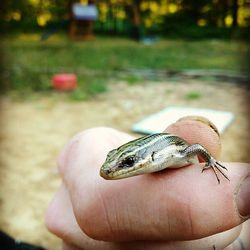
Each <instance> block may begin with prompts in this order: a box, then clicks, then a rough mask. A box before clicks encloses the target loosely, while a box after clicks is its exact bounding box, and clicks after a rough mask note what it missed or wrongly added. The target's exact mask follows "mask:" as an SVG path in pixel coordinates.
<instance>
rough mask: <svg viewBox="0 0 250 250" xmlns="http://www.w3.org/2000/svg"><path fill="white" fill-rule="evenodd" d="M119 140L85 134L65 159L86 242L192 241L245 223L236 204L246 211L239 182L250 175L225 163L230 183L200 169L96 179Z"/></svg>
mask: <svg viewBox="0 0 250 250" xmlns="http://www.w3.org/2000/svg"><path fill="white" fill-rule="evenodd" d="M118 135H119V132H117V131H111V130H107V131H106V130H105V129H101V130H100V129H97V130H92V131H89V132H88V133H85V135H84V136H82V137H81V138H80V139H79V141H78V143H77V145H75V146H74V148H73V149H71V150H70V151H68V152H70V154H69V155H68V156H67V157H66V158H67V161H66V164H67V166H66V167H65V166H64V169H67V171H66V170H65V171H64V172H63V176H64V180H65V182H66V184H67V187H68V189H69V191H70V195H71V200H72V204H73V210H74V214H75V217H76V219H77V222H78V224H79V225H80V227H81V229H82V230H83V231H84V232H85V233H86V234H87V235H89V236H90V237H92V238H95V239H99V240H110V241H112V240H115V241H118V240H135V239H140V240H143V239H155V240H190V239H197V238H201V237H206V236H209V235H212V234H216V233H219V232H222V231H225V230H228V229H230V228H233V227H235V226H237V225H239V224H240V223H241V222H242V221H243V220H244V219H245V218H243V217H242V216H241V215H240V213H239V207H237V205H239V204H238V203H242V204H241V205H239V206H241V209H240V210H241V211H242V208H243V210H244V207H247V205H246V204H247V202H248V199H238V197H237V194H238V193H239V192H238V190H239V186H240V185H241V183H242V180H243V179H245V178H246V176H247V175H250V173H249V165H244V164H227V165H226V167H227V168H228V170H229V177H230V180H231V181H230V182H228V181H226V180H225V181H223V182H222V183H221V184H220V185H217V183H216V181H215V179H214V176H213V173H212V172H211V171H206V172H204V173H203V174H201V170H200V166H199V165H197V166H190V167H186V168H182V169H181V170H180V169H178V170H166V171H164V172H161V173H158V174H154V175H143V176H137V177H133V178H128V179H124V180H119V181H106V180H103V179H101V178H100V176H99V168H100V166H101V164H102V163H103V161H104V160H105V157H106V154H107V152H108V151H109V150H110V149H111V148H112V147H114V145H113V143H114V139H111V138H116V140H117V142H116V143H117V144H119V143H121V141H125V140H126V139H128V138H125V137H124V134H122V136H120V137H119V136H118ZM118 137H119V139H118ZM110 140H112V143H111V141H110ZM118 141H119V143H118ZM111 144H112V145H111ZM117 146H118V145H117ZM93 152H94V153H93ZM65 153H66V154H67V151H66V152H65ZM61 164H64V162H61ZM69 170H70V171H69ZM245 188H246V189H248V187H245ZM243 194H244V192H243ZM245 194H247V193H245ZM243 196H244V195H243ZM83 197H84V198H83ZM236 200H237V202H236ZM239 201H240V202H239ZM237 208H238V209H237ZM248 212H249V211H248ZM247 214H248V213H247ZM244 215H245V214H244ZM145 218H147V219H145Z"/></svg>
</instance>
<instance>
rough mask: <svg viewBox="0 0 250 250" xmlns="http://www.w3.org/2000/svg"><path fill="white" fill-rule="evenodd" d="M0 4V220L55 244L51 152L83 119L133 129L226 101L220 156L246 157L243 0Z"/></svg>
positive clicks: (246, 13) (247, 14)
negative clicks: (172, 111)
mask: <svg viewBox="0 0 250 250" xmlns="http://www.w3.org/2000/svg"><path fill="white" fill-rule="evenodd" d="M0 4H1V9H0V14H1V15H0V16H1V17H0V25H1V38H0V45H1V47H0V49H1V50H0V80H1V85H0V87H1V97H0V104H1V106H0V112H1V131H0V140H1V141H0V164H1V167H0V185H1V193H0V211H1V215H0V229H1V230H3V231H5V232H7V233H8V234H10V235H12V236H13V237H15V238H16V239H19V240H21V241H26V242H29V243H32V244H37V245H40V246H43V247H45V248H47V249H60V241H59V239H57V238H56V237H55V236H53V235H51V234H50V233H49V232H48V231H47V230H46V228H45V226H44V214H45V211H46V207H47V206H48V203H49V201H50V199H51V198H52V197H53V193H54V192H55V191H56V189H57V188H58V186H59V185H60V177H59V176H58V174H57V171H56V164H55V162H56V157H57V155H58V153H59V152H60V150H61V149H62V147H63V145H64V144H65V143H66V142H67V141H68V140H69V139H70V138H71V137H72V136H73V135H74V134H75V133H77V132H79V131H81V130H83V129H87V128H90V127H95V126H111V127H114V128H116V129H119V130H123V131H126V132H129V133H132V132H131V127H132V125H133V124H134V123H136V122H138V121H140V120H141V119H143V118H145V117H146V116H147V115H150V114H153V113H155V112H158V111H160V110H162V109H163V108H166V107H168V106H172V105H174V106H185V107H194V108H210V109H214V110H223V111H229V112H232V113H233V114H234V117H235V118H234V120H233V122H232V123H231V125H230V126H229V127H228V128H227V129H226V130H225V132H224V133H223V134H222V153H221V160H222V161H243V162H249V159H250V158H249V139H250V136H249V134H250V133H248V131H249V122H248V118H249V113H250V112H249V111H250V110H249V97H250V96H249V72H250V71H249V40H250V32H249V20H250V3H249V1H247V0H202V1H195V0H127V1H125V0H103V1H101V0H100V1H97V0H96V1H90V0H89V1H87V0H85V1H69V0H54V1H52V0H20V1H8V0H5V1H1V3H0ZM149 104H150V105H149Z"/></svg>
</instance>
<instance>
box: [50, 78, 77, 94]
mask: <svg viewBox="0 0 250 250" xmlns="http://www.w3.org/2000/svg"><path fill="white" fill-rule="evenodd" d="M52 83H53V87H54V89H56V90H61V91H69V90H74V89H75V88H76V87H77V78H76V75H75V74H56V75H54V76H53V78H52Z"/></svg>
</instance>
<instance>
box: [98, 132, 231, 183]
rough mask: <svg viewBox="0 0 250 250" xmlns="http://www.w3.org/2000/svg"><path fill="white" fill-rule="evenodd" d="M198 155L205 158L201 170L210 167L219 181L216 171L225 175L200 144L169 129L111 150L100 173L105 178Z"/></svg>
mask: <svg viewBox="0 0 250 250" xmlns="http://www.w3.org/2000/svg"><path fill="white" fill-rule="evenodd" d="M197 156H200V157H202V158H203V159H204V161H205V162H206V164H205V166H204V168H203V170H204V169H207V168H212V170H213V171H214V173H215V176H216V178H217V181H218V183H220V179H219V177H218V174H217V171H219V172H220V173H221V174H222V175H223V176H224V177H225V178H226V179H228V177H227V176H226V175H225V174H224V173H223V171H222V169H226V167H224V166H223V165H221V164H220V163H219V162H218V161H216V160H215V159H214V158H213V157H212V156H211V154H210V153H209V152H208V151H207V150H206V149H205V148H204V147H203V146H202V145H200V144H191V145H190V144H189V143H187V142H186V141H185V140H183V139H182V138H180V137H178V136H175V135H172V134H168V133H157V134H153V135H148V136H144V137H141V138H138V139H135V140H132V141H130V142H128V143H125V144H124V145H122V146H120V147H118V148H117V149H113V150H111V151H110V152H109V153H108V155H107V158H106V161H105V162H104V164H103V165H102V167H101V169H100V175H101V176H102V177H103V178H104V179H108V180H113V179H122V178H127V177H131V176H135V175H140V174H146V173H153V172H157V171H160V170H163V169H165V168H179V167H184V166H187V165H190V164H194V163H198V158H197ZM226 170H227V169H226ZM228 180H229V179H228Z"/></svg>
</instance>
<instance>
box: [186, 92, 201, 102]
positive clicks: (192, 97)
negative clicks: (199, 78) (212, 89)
mask: <svg viewBox="0 0 250 250" xmlns="http://www.w3.org/2000/svg"><path fill="white" fill-rule="evenodd" d="M201 97H202V95H201V93H200V92H198V91H190V92H188V93H187V94H186V99H188V100H197V99H200V98H201Z"/></svg>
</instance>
